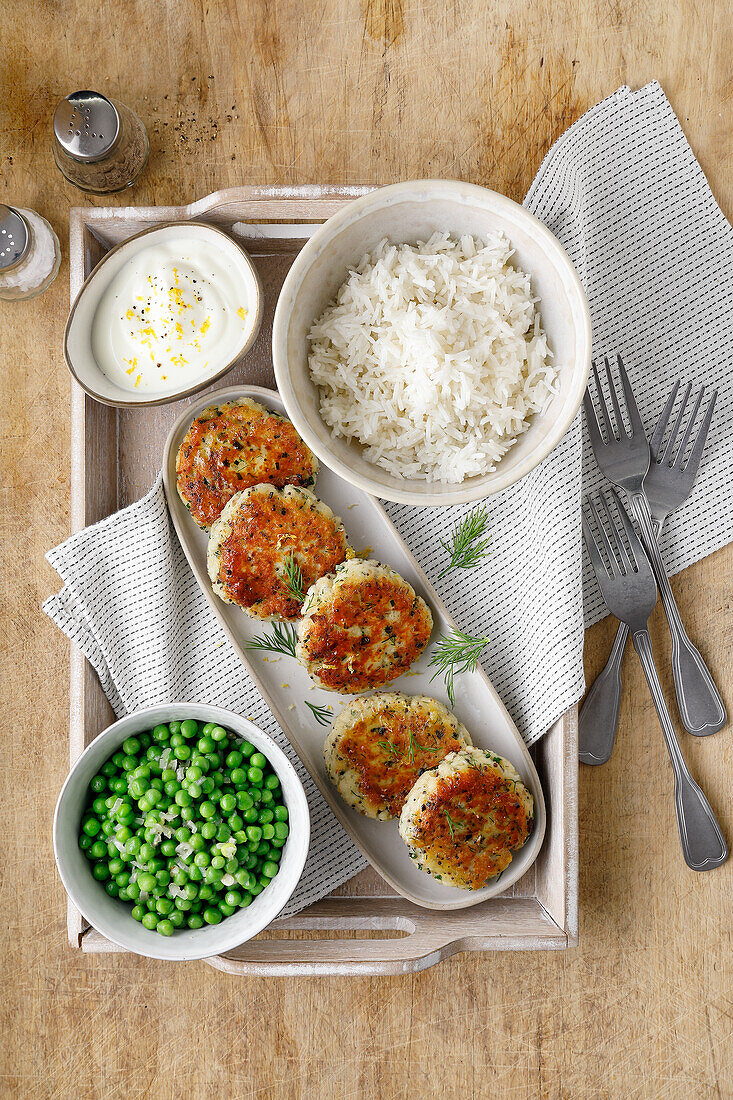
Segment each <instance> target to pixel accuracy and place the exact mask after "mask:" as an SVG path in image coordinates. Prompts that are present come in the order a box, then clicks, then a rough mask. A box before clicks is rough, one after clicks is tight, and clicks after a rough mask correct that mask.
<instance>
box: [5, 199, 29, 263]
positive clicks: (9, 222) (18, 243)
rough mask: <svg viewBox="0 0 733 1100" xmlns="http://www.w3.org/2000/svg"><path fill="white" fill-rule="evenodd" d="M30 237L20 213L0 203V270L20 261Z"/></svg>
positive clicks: (26, 249)
mask: <svg viewBox="0 0 733 1100" xmlns="http://www.w3.org/2000/svg"><path fill="white" fill-rule="evenodd" d="M30 239H31V238H30V233H29V232H28V226H27V225H26V220H25V218H24V217H23V216H22V214H19V213H18V211H17V210H14V209H13V207H12V206H5V205H4V204H3V203H0V271H7V269H8V268H10V267H15V265H16V264H17V263H20V261H21V260H22V259H23V257H24V256H25V254H26V252H27V251H28V246H29V244H30Z"/></svg>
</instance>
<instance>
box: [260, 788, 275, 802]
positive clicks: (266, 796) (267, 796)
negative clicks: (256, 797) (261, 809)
mask: <svg viewBox="0 0 733 1100" xmlns="http://www.w3.org/2000/svg"><path fill="white" fill-rule="evenodd" d="M274 798H275V796H274V795H273V793H272V791H267V790H263V791H260V803H261V804H263V805H264V804H266V803H270V802H273V801H274Z"/></svg>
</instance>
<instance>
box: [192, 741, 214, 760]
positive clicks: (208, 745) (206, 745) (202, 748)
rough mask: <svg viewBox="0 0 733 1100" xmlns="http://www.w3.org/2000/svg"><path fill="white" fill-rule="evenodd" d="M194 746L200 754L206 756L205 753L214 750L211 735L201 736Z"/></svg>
mask: <svg viewBox="0 0 733 1100" xmlns="http://www.w3.org/2000/svg"><path fill="white" fill-rule="evenodd" d="M196 748H197V749H198V751H199V752H200V753H201V755H202V756H206V754H207V753H209V752H213V751H214V740H213V738H211V737H201V738H200V739H199V742H198V744H197V745H196Z"/></svg>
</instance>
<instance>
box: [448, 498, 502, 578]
mask: <svg viewBox="0 0 733 1100" xmlns="http://www.w3.org/2000/svg"><path fill="white" fill-rule="evenodd" d="M488 523H489V516H488V512H487V511H486V505H485V504H481V505H479V506H478V507H477V508H474V509H473V511H472V512H469V513H468V515H467V516H464V517H463V519H462V520H461V521H460V522H459V523H457V524H456V525H455V527H454V528H453V530H452V532H451V536H450V541H447V540H445V539H441V540H440V545H441V546H442V547H443V549H444V550H445V552H446V554H447V555H448V557H449V559H450V560H449V562H448V564H447V565H446V567H445V569H444V570H443V572H442V573H439V574H438V580H441V579H442V578H443V577H444V576H445V575H446V573H449V572H450V571H451V569H473V567H474V566H475V565H478V564H479V563H480V562H481V561H483V559H484V558H485V557H486V556H487V555H488V553H489V550H488V546H489V543H490V542H491V538H490V537H488V538H484V537H483V536H484V534H485V532H486V528H487V526H488Z"/></svg>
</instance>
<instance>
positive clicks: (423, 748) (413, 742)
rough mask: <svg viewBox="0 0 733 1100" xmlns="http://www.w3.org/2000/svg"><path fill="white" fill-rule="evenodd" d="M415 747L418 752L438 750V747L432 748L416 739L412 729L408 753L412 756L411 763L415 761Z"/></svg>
mask: <svg viewBox="0 0 733 1100" xmlns="http://www.w3.org/2000/svg"><path fill="white" fill-rule="evenodd" d="M415 749H417V751H418V752H437V751H438V749H437V747H436V748H434V749H431V748H430V746H429V745H421V744H420V743H419V742H418V741H416V740H415V735H414V734H413V732H412V730H410V733H409V737H408V749H407V754H408V756H409V757H410V763H411V764H414V763H415Z"/></svg>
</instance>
